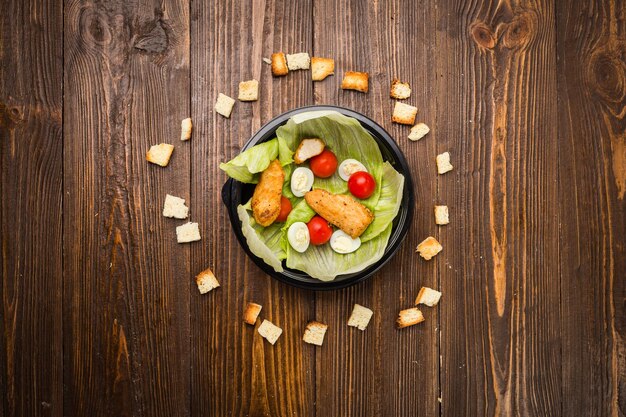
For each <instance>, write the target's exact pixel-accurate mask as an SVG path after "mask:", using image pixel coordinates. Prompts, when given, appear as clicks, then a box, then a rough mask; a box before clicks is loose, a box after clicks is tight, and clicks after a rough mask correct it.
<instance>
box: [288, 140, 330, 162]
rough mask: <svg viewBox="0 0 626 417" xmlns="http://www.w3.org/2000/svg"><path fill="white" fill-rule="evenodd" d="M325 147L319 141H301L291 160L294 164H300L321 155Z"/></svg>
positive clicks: (321, 141) (322, 142)
mask: <svg viewBox="0 0 626 417" xmlns="http://www.w3.org/2000/svg"><path fill="white" fill-rule="evenodd" d="M325 146H326V144H325V143H324V141H323V140H321V139H317V138H312V139H302V142H300V145H298V149H296V152H295V153H294V155H293V160H294V162H295V163H296V164H301V163H303V162H304V161H306V160H307V159H309V158H313V157H314V156H316V155H319V154H321V153H322V152H323V151H324V147H325Z"/></svg>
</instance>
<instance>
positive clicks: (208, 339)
mask: <svg viewBox="0 0 626 417" xmlns="http://www.w3.org/2000/svg"><path fill="white" fill-rule="evenodd" d="M311 13H312V4H311V1H302V2H291V1H282V0H246V1H241V2H217V1H216V2H208V3H206V2H193V3H192V12H191V15H192V16H193V18H192V23H191V30H192V39H193V42H192V45H191V47H192V50H191V62H192V93H193V96H192V97H193V98H192V114H193V119H194V120H195V124H196V132H197V138H199V140H196V141H193V142H192V170H193V173H194V175H193V177H192V207H195V208H196V209H195V210H196V213H197V216H198V217H197V220H198V221H199V222H200V226H201V229H202V231H203V233H204V235H205V236H207V238H206V239H205V240H204V241H203V244H202V245H199V246H196V247H194V248H193V253H192V259H191V266H192V271H191V272H192V275H193V274H196V273H197V272H199V271H201V270H203V269H204V268H206V267H207V266H210V267H211V268H213V271H214V272H215V274H216V276H217V278H218V279H219V280H220V282H221V285H222V286H221V287H220V288H219V289H218V290H215V291H213V292H211V293H209V294H208V295H204V296H201V295H199V294H198V292H197V291H195V290H194V291H192V294H191V317H192V324H191V332H192V337H191V344H192V345H191V355H192V357H191V387H192V395H191V398H192V400H191V402H192V404H191V411H192V414H193V415H198V416H200V415H207V414H208V415H216V416H224V415H233V416H244V415H246V416H247V415H251V416H260V415H272V416H287V415H289V416H291V415H302V416H304V415H312V414H313V407H314V405H313V402H314V381H315V378H314V374H315V369H314V362H313V361H314V356H313V351H312V350H310V349H308V348H307V346H304V343H303V342H302V340H301V338H302V334H303V331H304V326H305V325H306V323H307V320H309V319H311V318H312V316H313V312H314V310H313V301H314V295H313V293H311V292H307V291H302V290H298V289H295V288H291V287H289V286H287V285H285V284H281V283H278V282H277V281H275V280H273V279H272V278H270V277H269V276H266V275H265V274H264V273H262V272H261V271H260V270H259V269H258V268H257V267H256V266H255V265H254V264H253V263H252V262H251V261H250V260H249V259H248V258H247V257H246V255H245V253H244V252H243V250H242V249H241V247H240V246H239V243H238V242H237V240H236V238H235V236H234V234H233V232H232V230H231V226H230V223H229V220H228V216H227V212H226V210H225V207H224V205H223V204H222V202H221V197H220V195H221V187H222V184H223V183H224V182H225V181H226V178H227V177H226V175H225V174H224V173H223V172H221V171H220V170H219V168H218V165H219V162H223V161H227V160H229V159H231V158H232V157H234V156H235V155H237V154H238V153H239V150H240V148H241V146H242V145H243V144H244V143H245V142H246V141H247V140H248V138H249V137H250V136H252V134H253V133H254V132H255V131H256V130H257V129H258V128H259V127H260V126H261V125H262V124H264V123H265V122H267V121H269V120H270V119H271V118H272V117H274V116H277V115H278V114H280V113H282V112H284V111H287V110H290V109H292V108H295V107H299V106H303V105H306V104H312V103H313V90H312V84H311V82H310V78H309V77H310V72H309V71H299V72H295V73H291V74H289V75H288V76H287V77H283V78H277V79H273V78H272V76H271V73H270V67H269V66H268V65H266V64H264V63H263V62H262V57H269V56H270V55H271V53H272V52H275V51H284V52H286V53H293V52H300V51H310V50H311V47H312V38H311V33H312V30H311V29H312V28H311V17H312V14H311ZM252 78H254V79H257V80H259V83H260V94H259V97H260V98H259V101H257V102H253V103H242V102H237V103H236V104H235V107H234V110H233V112H232V115H231V117H230V119H226V118H223V117H222V116H220V115H218V114H217V113H215V112H214V111H213V106H214V104H215V100H216V98H217V95H218V93H220V92H221V93H224V94H227V95H229V96H231V97H235V98H236V97H237V92H238V84H239V82H240V81H245V80H249V79H252ZM248 301H254V302H257V303H259V304H261V305H263V310H262V312H261V316H260V318H261V319H263V318H266V319H268V320H270V321H271V322H273V323H275V324H277V325H278V326H280V327H282V328H283V329H284V333H283V334H282V336H281V337H280V339H279V340H278V341H277V343H276V345H274V346H272V345H270V344H269V343H268V342H267V341H265V340H263V339H262V338H261V337H260V335H259V334H258V333H257V332H256V329H255V328H254V327H252V326H249V325H246V324H244V323H243V309H244V307H245V305H246V303H247V302H248ZM259 323H260V320H259ZM259 323H257V326H256V327H258V325H259Z"/></svg>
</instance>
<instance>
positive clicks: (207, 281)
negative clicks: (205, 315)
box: [196, 268, 220, 294]
mask: <svg viewBox="0 0 626 417" xmlns="http://www.w3.org/2000/svg"><path fill="white" fill-rule="evenodd" d="M196 285H197V286H198V291H200V294H206V293H208V292H209V291H211V290H214V289H215V288H217V287H219V286H220V283H219V282H218V281H217V278H215V275H213V271H211V268H207V269H205V270H204V271H202V272H200V273H199V274H198V275H196Z"/></svg>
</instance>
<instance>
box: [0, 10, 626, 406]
mask: <svg viewBox="0 0 626 417" xmlns="http://www.w3.org/2000/svg"><path fill="white" fill-rule="evenodd" d="M497 3H498V4H496V2H489V1H469V0H466V1H452V0H432V1H427V0H419V1H417V0H416V1H413V0H406V1H400V0H395V1H380V0H373V1H360V0H351V1H346V2H335V1H332V0H308V1H287V0H285V1H279V0H242V1H213V2H211V1H206V2H205V1H200V0H193V1H189V0H162V1H150V0H140V1H133V2H130V1H125V0H124V1H122V0H114V1H108V2H104V1H95V2H89V1H78V0H66V1H65V2H61V1H51V0H49V1H46V0H22V1H20V0H8V1H4V2H2V6H1V8H0V10H1V13H0V16H1V17H0V19H1V21H2V31H1V34H2V35H1V36H2V38H1V48H0V146H1V152H2V153H1V161H2V162H1V167H2V180H1V189H0V190H1V192H0V194H1V195H2V204H1V227H2V286H1V288H0V292H1V298H2V310H1V313H2V320H1V322H0V333H1V334H2V336H3V337H1V338H0V352H1V355H0V357H1V359H0V400H1V401H0V404H1V406H0V416H101V415H107V416H126V415H129V416H130V415H135V416H190V415H191V416H207V415H208V416H228V415H233V416H247V415H250V416H260V415H271V416H309V415H317V416H342V417H343V416H434V415H438V414H439V415H444V416H474V415H490V416H491V415H497V416H513V415H516V416H517V415H519V416H531V415H536V416H624V415H625V414H626V305H625V299H626V202H625V200H624V197H625V195H626V133H625V132H626V116H625V114H626V101H625V99H626V2H624V1H613V0H611V1H608V0H607V1H600V0H596V1H591V0H585V1H574V0H568V1H560V0H559V1H555V0H553V1H547V0H540V1H537V2H530V1H529V2H526V1H515V0H511V1H501V2H497ZM275 51H286V52H300V51H307V52H309V53H310V54H312V55H317V56H324V57H332V58H334V59H335V61H336V71H335V75H334V76H333V77H329V78H328V79H326V80H325V81H323V82H316V83H313V82H311V80H310V72H309V71H298V72H294V73H291V74H289V75H288V76H287V77H284V78H280V79H274V78H272V76H271V74H270V68H269V66H268V65H266V64H264V63H263V61H262V58H263V57H268V56H270V54H271V53H272V52H275ZM347 70H360V71H367V72H369V74H370V91H369V93H367V94H362V93H358V92H354V91H342V90H341V89H340V88H339V85H340V82H341V78H342V75H343V73H344V72H345V71H347ZM394 77H398V78H400V79H402V80H405V81H409V82H410V83H411V86H412V90H413V92H412V95H411V98H410V99H409V100H408V103H410V104H414V105H416V106H418V107H419V109H420V111H419V116H418V118H419V120H420V121H424V122H426V123H427V124H428V125H429V126H430V127H431V129H432V131H431V133H430V134H429V135H428V136H427V137H426V138H424V139H422V140H421V141H419V142H416V143H413V142H410V141H408V140H407V138H406V136H407V134H408V130H409V129H408V128H407V127H404V126H399V125H395V124H392V123H391V121H390V120H391V112H392V108H393V101H392V100H391V99H390V98H389V86H390V83H391V80H392V79H393V78H394ZM252 78H255V79H258V80H259V81H260V85H261V88H260V90H261V94H260V99H259V101H257V102H254V103H239V102H238V103H237V104H236V105H235V109H234V111H233V114H232V116H231V118H230V119H226V118H223V117H221V116H219V115H217V114H216V113H215V112H213V105H214V102H215V99H216V97H217V94H218V93H219V92H223V93H226V94H229V95H231V96H235V97H236V94H237V85H238V83H239V82H240V81H242V80H247V79H252ZM310 104H334V105H340V106H345V107H348V108H351V109H354V110H356V111H359V112H361V113H363V114H365V115H367V116H369V117H371V118H373V119H374V120H376V121H377V122H379V123H380V124H381V125H382V126H384V127H385V129H387V130H388V131H389V132H390V133H391V134H392V135H393V136H394V137H395V138H396V140H397V142H398V144H399V146H400V147H401V149H402V150H403V152H404V153H405V155H406V157H407V159H408V161H409V163H410V166H411V174H412V176H413V180H414V187H415V193H416V196H417V204H416V205H415V207H414V214H415V219H414V221H413V224H412V227H411V230H410V232H409V234H408V237H407V239H406V241H405V242H404V244H403V246H402V248H401V250H400V251H399V253H398V254H397V255H396V257H395V258H394V259H393V260H392V261H391V262H390V263H389V264H387V266H386V267H385V268H384V269H383V270H382V271H381V272H379V273H377V274H376V275H375V277H373V278H372V279H370V280H368V281H367V282H364V283H362V284H359V285H356V286H354V287H352V288H349V289H345V290H341V291H336V292H324V293H315V292H311V291H304V290H299V289H296V288H292V287H290V286H288V285H284V284H282V283H279V282H277V281H275V280H273V279H271V278H269V277H268V276H266V275H264V274H263V273H262V272H261V271H260V270H259V269H258V268H257V267H256V266H255V265H254V264H253V263H252V262H251V261H250V260H249V259H248V258H247V257H246V256H245V255H244V252H243V250H242V249H241V247H240V246H239V244H238V242H237V241H236V239H235V237H234V234H233V233H232V231H231V227H230V223H229V220H228V218H227V214H226V210H225V207H224V206H223V204H222V203H221V200H220V189H221V186H222V184H223V183H224V181H225V179H226V177H225V175H224V174H223V173H222V172H221V171H220V170H219V168H218V163H219V162H220V161H225V160H228V159H230V158H231V157H233V156H234V155H236V154H237V153H238V151H239V149H240V148H241V146H242V145H243V144H244V143H245V142H246V140H247V139H248V138H249V137H250V136H251V135H252V134H253V133H254V132H255V131H256V130H257V129H259V128H260V127H261V126H262V125H263V124H264V123H266V122H267V121H269V120H270V119H271V118H272V117H274V116H276V115H278V114H280V113H282V112H284V111H286V110H289V109H293V108H296V107H299V106H304V105H310ZM188 116H191V117H192V118H193V122H194V126H195V130H194V134H193V138H192V140H191V141H190V142H186V143H182V142H180V140H179V135H180V121H181V119H183V118H185V117H188ZM160 142H168V143H172V144H174V145H175V146H176V150H175V152H174V156H173V158H172V161H171V162H170V165H169V166H168V167H167V168H160V167H158V166H155V165H151V164H148V163H147V162H146V161H145V153H146V150H147V149H148V148H149V146H150V145H152V144H155V143H160ZM444 151H449V152H450V153H451V155H452V164H453V165H454V167H455V169H454V171H452V172H450V173H448V174H446V175H443V176H438V175H436V167H435V163H434V160H435V155H437V154H438V153H441V152H444ZM166 193H171V194H174V195H178V196H181V197H183V198H185V199H186V200H187V201H188V203H189V206H190V208H191V217H190V218H191V220H193V221H197V222H199V224H200V229H201V233H202V241H201V242H197V243H193V244H187V245H179V244H177V243H176V238H175V231H174V230H175V226H177V225H178V224H180V223H182V221H175V220H172V219H167V218H164V217H163V216H162V215H161V210H162V205H163V200H164V197H165V194H166ZM435 204H447V205H448V206H449V207H450V213H451V222H450V224H449V225H448V226H444V227H437V226H436V225H435V223H434V216H433V206H434V205H435ZM428 235H433V236H435V237H437V238H438V239H439V240H440V241H441V242H442V244H443V247H444V249H443V252H442V253H441V254H439V256H437V257H436V258H435V259H434V260H432V261H430V262H426V261H423V260H422V259H420V258H419V257H418V256H417V254H415V253H414V250H415V246H416V245H417V243H419V242H420V241H421V240H422V239H424V238H425V237H426V236H428ZM206 267H211V268H213V270H214V271H215V274H216V275H217V277H218V278H219V280H220V282H221V284H222V286H221V288H219V289H218V290H215V291H213V292H211V293H209V294H207V295H203V296H201V295H200V294H199V293H198V291H197V289H196V287H195V284H194V282H193V277H194V276H195V274H197V273H198V272H199V271H201V270H203V269H204V268H206ZM423 285H426V286H430V287H434V288H438V289H440V290H441V291H442V292H443V298H442V301H441V303H440V304H439V305H438V306H437V307H436V308H426V307H425V308H424V309H423V310H424V313H425V316H426V322H425V323H423V324H420V325H419V326H414V327H411V328H407V329H403V330H397V329H396V328H395V326H394V320H395V317H396V315H397V313H398V311H399V310H400V309H403V308H407V307H410V306H412V304H413V300H414V298H415V296H416V294H417V291H418V290H419V288H420V287H421V286H423ZM250 300H253V301H255V302H258V303H260V304H262V305H263V311H262V316H263V317H265V318H268V319H270V320H271V321H272V322H274V323H276V324H278V325H280V326H281V327H283V328H284V333H283V336H282V337H281V338H280V339H279V340H278V342H277V343H276V345H275V346H272V345H270V344H269V343H267V342H266V341H264V340H263V339H262V338H261V337H259V335H258V333H257V332H256V331H255V330H254V329H253V328H252V327H250V326H247V325H245V324H243V322H242V313H243V308H244V305H245V303H246V302H247V301H250ZM354 303H360V304H363V305H365V306H368V307H370V308H372V309H373V310H374V311H375V314H374V317H373V319H372V322H371V324H370V326H369V327H368V328H367V330H365V331H364V332H361V331H358V330H356V329H354V328H349V327H348V326H346V320H347V318H348V316H349V314H350V312H351V310H352V306H353V304H354ZM312 319H317V320H320V321H323V322H325V323H327V324H328V325H329V331H328V333H327V336H326V340H325V343H324V345H323V346H322V347H314V346H312V345H307V344H304V343H303V342H302V340H301V339H302V334H303V329H304V326H305V325H306V323H307V322H308V321H309V320H312ZM257 326H258V324H257Z"/></svg>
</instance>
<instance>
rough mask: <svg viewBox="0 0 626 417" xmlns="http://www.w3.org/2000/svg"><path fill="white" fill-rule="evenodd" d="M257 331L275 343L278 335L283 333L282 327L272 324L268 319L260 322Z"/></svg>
mask: <svg viewBox="0 0 626 417" xmlns="http://www.w3.org/2000/svg"><path fill="white" fill-rule="evenodd" d="M257 331H258V332H259V334H260V335H261V336H263V337H264V338H265V339H266V340H267V341H268V342H270V343H271V344H274V343H276V341H277V340H278V338H279V337H280V335H281V334H283V329H281V328H280V327H278V326H276V325H274V324H273V323H271V322H270V321H269V320H263V323H261V325H260V326H259V328H258V329H257Z"/></svg>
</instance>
